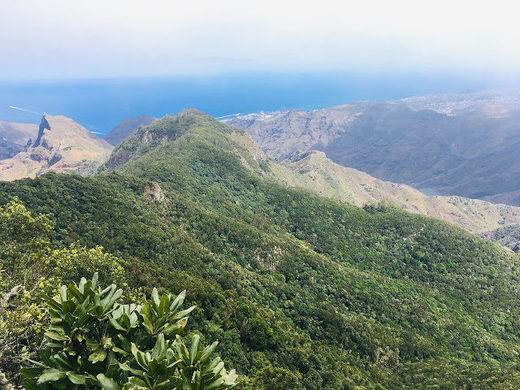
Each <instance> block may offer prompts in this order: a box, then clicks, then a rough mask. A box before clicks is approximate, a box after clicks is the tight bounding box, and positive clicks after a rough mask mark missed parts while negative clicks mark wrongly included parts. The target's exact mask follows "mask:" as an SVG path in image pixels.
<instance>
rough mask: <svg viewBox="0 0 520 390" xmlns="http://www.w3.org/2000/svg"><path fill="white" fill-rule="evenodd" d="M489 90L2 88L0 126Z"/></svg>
mask: <svg viewBox="0 0 520 390" xmlns="http://www.w3.org/2000/svg"><path fill="white" fill-rule="evenodd" d="M489 87H492V85H489V83H487V82H486V81H485V80H483V79H479V78H475V77H473V78H466V77H460V76H457V77H455V76H446V75H439V74H437V75H432V74H428V73H422V74H414V73H406V72H401V73H392V74H383V73H359V72H358V73H352V72H334V73H333V72H329V73H239V74H220V75H211V76H183V77H180V76H178V77H148V78H125V79H95V80H68V81H37V82H36V81H35V82H3V83H0V120H6V121H16V122H34V123H38V122H39V119H40V113H42V112H47V113H49V114H52V115H58V114H61V115H65V116H68V117H70V118H72V119H74V120H76V121H77V122H79V123H80V124H82V125H83V126H85V127H86V128H87V129H89V130H91V131H94V132H97V133H100V134H105V133H107V132H109V131H110V130H111V129H112V128H113V127H114V126H115V125H116V124H117V123H119V122H120V121H121V120H122V119H124V118H129V117H134V116H137V115H140V114H145V115H151V116H155V117H162V116H164V115H165V114H173V113H177V112H179V111H181V110H183V109H184V108H189V107H195V108H197V109H199V110H201V111H204V112H206V113H208V114H210V115H212V116H215V117H221V116H225V115H230V114H236V113H250V112H257V111H262V110H263V111H274V110H279V109H283V108H285V109H306V110H307V109H314V108H323V107H329V106H334V105H338V104H344V103H349V102H354V101H360V100H390V99H399V98H404V97H409V96H415V95H421V94H431V93H445V92H463V91H466V90H468V89H484V88H489ZM11 106H14V107H19V108H22V109H24V110H28V111H31V112H28V111H21V110H17V109H13V108H11Z"/></svg>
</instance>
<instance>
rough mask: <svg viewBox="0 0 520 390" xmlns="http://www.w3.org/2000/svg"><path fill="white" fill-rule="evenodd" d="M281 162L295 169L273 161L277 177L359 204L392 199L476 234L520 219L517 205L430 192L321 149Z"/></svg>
mask: <svg viewBox="0 0 520 390" xmlns="http://www.w3.org/2000/svg"><path fill="white" fill-rule="evenodd" d="M282 164H283V165H284V166H285V167H288V168H290V169H291V170H292V172H291V171H287V169H284V167H280V166H276V165H275V164H271V167H272V170H273V171H274V172H273V173H274V174H273V175H272V176H273V177H274V178H276V179H277V180H278V181H280V182H283V183H286V184H288V185H290V186H294V187H301V188H305V189H307V190H310V191H313V192H315V193H318V194H320V195H322V196H327V197H329V198H333V199H337V200H341V201H343V202H346V203H349V204H354V205H357V206H363V205H365V204H370V203H378V202H381V201H389V202H391V203H394V204H396V205H398V206H399V207H402V208H403V209H405V210H407V211H410V212H413V213H417V214H423V215H428V216H431V217H435V218H439V219H442V220H444V221H447V222H450V223H453V224H455V225H458V226H460V227H462V228H464V229H466V230H467V231H469V232H472V233H477V234H478V233H483V232H488V231H491V230H494V229H498V228H501V227H505V226H510V225H515V226H518V224H519V223H520V208H518V207H515V206H509V205H503V204H494V203H489V202H485V201H482V200H478V199H468V198H463V197H459V196H427V195H425V194H423V193H422V192H420V191H418V190H416V189H414V188H412V187H410V186H407V185H405V184H396V183H391V182H387V181H383V180H379V179H376V178H375V177H373V176H370V175H368V174H367V173H364V172H361V171H358V170H356V169H353V168H346V167H343V166H341V165H338V164H336V163H334V162H333V161H331V160H329V159H328V158H327V157H326V156H325V154H324V153H322V152H317V151H315V152H309V153H304V154H302V155H301V156H300V157H299V158H294V159H293V160H292V161H291V160H286V161H283V162H282Z"/></svg>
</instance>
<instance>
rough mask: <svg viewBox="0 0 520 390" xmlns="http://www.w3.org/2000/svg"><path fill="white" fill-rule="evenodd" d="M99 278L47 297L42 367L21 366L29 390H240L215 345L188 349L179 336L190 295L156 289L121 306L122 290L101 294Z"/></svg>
mask: <svg viewBox="0 0 520 390" xmlns="http://www.w3.org/2000/svg"><path fill="white" fill-rule="evenodd" d="M97 282H98V275H97V274H95V275H94V277H93V278H92V280H89V281H87V280H86V279H84V278H82V279H81V282H80V283H79V285H77V284H75V283H74V284H70V285H69V286H62V287H61V289H60V293H59V295H58V296H57V297H55V298H49V299H48V312H49V315H50V318H51V326H50V327H49V330H48V331H47V332H46V333H45V338H46V340H47V345H46V348H44V349H43V350H42V352H41V362H32V363H33V364H34V366H33V367H31V368H25V369H22V374H23V375H24V376H25V378H26V379H25V380H24V387H25V389H103V390H117V389H122V390H130V389H133V390H148V389H150V390H151V389H154V390H170V389H172V390H175V389H179V390H180V389H182V390H185V389H197V390H221V389H230V388H232V387H234V386H235V385H236V379H237V375H236V374H235V371H234V370H231V371H229V372H228V371H227V370H226V369H225V368H224V363H223V362H222V361H221V359H220V358H219V357H215V356H214V351H215V348H216V346H217V343H216V342H215V343H213V344H212V345H210V346H207V347H205V348H204V347H202V346H201V345H200V341H199V336H198V335H195V336H193V337H192V339H191V341H190V343H189V347H188V346H186V345H185V343H184V341H183V340H182V339H181V337H180V336H179V334H180V333H181V332H182V330H183V329H184V327H185V326H186V322H187V320H188V317H187V316H188V314H189V313H190V312H191V311H192V310H193V309H194V307H190V308H188V309H184V310H182V304H183V302H184V297H185V292H182V293H181V294H179V295H178V296H177V297H174V296H172V295H170V294H167V295H162V296H160V295H159V294H158V292H157V290H156V289H154V290H153V292H152V296H151V298H150V300H148V301H146V302H144V303H143V304H142V305H135V304H130V305H124V304H121V303H120V298H121V296H122V290H120V289H118V288H117V287H116V285H114V284H112V285H111V286H109V287H107V288H105V289H101V288H99V287H98V285H97Z"/></svg>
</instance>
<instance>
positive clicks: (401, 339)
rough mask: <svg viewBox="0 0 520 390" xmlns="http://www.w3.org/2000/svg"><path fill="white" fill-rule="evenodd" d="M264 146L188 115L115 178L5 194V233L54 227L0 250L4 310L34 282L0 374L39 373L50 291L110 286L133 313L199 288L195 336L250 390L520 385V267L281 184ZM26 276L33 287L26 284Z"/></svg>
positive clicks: (109, 171) (9, 334)
mask: <svg viewBox="0 0 520 390" xmlns="http://www.w3.org/2000/svg"><path fill="white" fill-rule="evenodd" d="M248 140H249V138H248V137H247V136H246V134H245V133H244V132H243V131H241V130H236V129H233V128H230V127H228V126H226V125H224V124H221V123H219V122H217V121H215V120H214V119H212V118H210V117H208V116H206V115H204V114H201V113H198V112H193V111H190V112H186V113H182V114H179V115H178V116H176V117H165V118H163V119H161V120H158V121H155V122H153V123H152V124H151V125H149V126H147V127H144V128H141V129H140V130H138V131H137V132H136V133H134V134H133V135H132V136H131V137H129V138H128V139H127V140H125V141H123V142H122V143H121V144H120V145H119V146H117V147H116V149H114V151H113V153H112V156H111V157H110V159H109V161H108V162H107V164H106V166H105V167H104V171H103V172H101V173H100V174H99V175H96V176H93V177H90V178H87V177H80V176H75V175H64V174H55V173H48V174H45V175H42V176H41V177H38V178H36V179H23V180H18V181H14V182H0V205H4V206H3V207H4V208H3V209H2V212H1V213H0V223H1V224H2V225H1V226H2V227H6V226H13V227H15V228H14V229H15V231H22V232H23V229H22V228H20V229H19V230H16V229H17V228H16V226H33V225H30V224H29V225H28V223H27V222H24V221H26V220H27V218H31V220H32V219H36V221H37V222H38V221H39V222H38V223H40V224H41V226H45V228H42V229H35V230H33V231H32V232H33V234H32V236H31V235H27V234H18V235H16V234H14V233H13V234H11V233H10V234H11V236H9V237H11V239H10V240H11V241H6V240H5V239H4V240H2V241H1V243H0V249H1V250H0V254H1V257H0V259H1V261H2V263H1V265H2V270H6V272H3V273H2V287H1V288H2V290H1V291H2V293H3V294H4V293H5V292H6V291H11V289H12V287H14V286H13V284H14V283H15V282H16V283H17V281H19V280H24V281H25V280H26V281H27V282H26V283H27V285H26V286H25V287H24V290H25V291H26V293H27V294H26V295H23V294H22V296H17V297H14V298H13V299H12V302H11V303H10V304H9V305H8V306H5V307H3V310H4V314H3V316H2V317H1V320H2V326H1V327H0V329H1V331H2V332H3V333H2V334H1V336H0V347H1V348H2V356H1V360H0V370H2V371H4V372H5V373H6V374H7V375H8V377H9V378H14V380H15V381H16V380H18V378H16V377H15V375H16V371H17V366H16V364H13V362H21V358H22V357H27V356H30V357H32V358H33V359H34V358H36V353H35V352H36V350H37V349H38V348H39V347H38V346H39V342H40V340H41V338H42V329H43V328H44V327H46V326H48V319H47V318H46V317H45V315H42V314H41V313H42V312H41V311H40V310H39V309H38V308H39V307H40V306H41V302H40V299H41V297H40V295H39V292H40V289H42V290H41V291H48V290H50V291H52V287H53V281H54V283H56V282H58V281H59V282H63V283H71V282H73V281H78V280H79V278H80V277H81V276H84V277H86V278H90V277H92V274H93V273H94V271H96V270H97V271H99V273H100V274H99V275H100V280H103V281H105V282H107V283H110V281H112V280H116V282H117V284H118V285H123V286H125V287H124V288H125V289H126V291H127V294H128V296H129V297H130V298H133V297H135V296H138V295H139V294H142V293H146V294H148V296H149V294H150V292H151V290H152V288H153V287H157V288H158V289H159V290H160V291H161V292H163V293H166V292H169V293H172V294H178V293H179V292H181V291H182V290H185V289H186V290H187V295H186V306H187V307H189V306H191V305H192V304H195V305H197V308H196V309H195V310H194V311H193V312H192V313H191V317H190V326H189V329H190V332H200V334H202V335H203V336H202V338H203V341H204V342H205V343H207V344H209V343H211V342H213V341H214V340H220V344H219V348H218V352H219V354H220V355H221V357H222V358H223V360H224V362H225V363H226V366H229V367H233V368H235V369H236V370H237V372H238V373H239V374H240V375H241V378H240V385H239V388H244V389H264V390H274V389H330V390H332V389H417V388H421V389H459V388H467V389H470V388H473V389H509V388H517V387H519V386H520V376H519V375H518V365H517V362H518V354H519V353H520V334H519V331H520V322H519V320H518V319H519V318H518V307H519V304H520V288H519V287H520V284H519V282H520V268H519V267H520V260H519V259H518V257H517V256H516V255H513V254H509V253H507V252H505V251H504V250H502V249H501V248H500V247H499V246H498V245H496V244H492V243H490V242H488V241H485V240H483V239H480V238H477V237H474V236H472V235H470V234H469V233H467V232H465V231H463V230H462V229H459V228H457V227H454V226H452V225H449V224H447V223H445V222H442V221H439V220H436V219H433V218H428V217H423V216H420V215H414V214H410V213H407V212H404V211H402V210H401V209H398V208H395V207H392V206H367V207H365V208H360V207H357V206H351V205H346V204H343V203H339V202H337V201H334V200H330V199H326V198H322V197H320V196H318V195H314V194H311V193H309V192H306V191H304V190H297V189H290V188H287V187H285V186H283V185H282V184H278V183H275V182H274V181H273V180H271V179H269V169H270V166H269V164H266V163H265V161H264V160H263V159H261V158H258V156H257V155H255V153H254V148H251V145H250V143H249V142H250V141H248ZM14 199H16V201H15V203H9V202H12V201H13V200H14ZM5 205H7V206H5ZM24 207H25V208H27V211H26V210H24ZM17 210H18V211H17ZM28 213H30V215H29V214H28ZM40 214H45V215H46V216H41V215H40ZM13 215H14V216H17V217H13ZM20 215H21V216H24V217H23V218H22V217H20ZM24 218H25V219H24ZM36 226H38V225H36ZM4 231H7V230H2V232H4ZM35 231H36V232H37V233H35ZM0 234H2V233H0ZM33 236H34V237H36V239H35V240H32V241H30V242H31V243H33V244H34V246H31V245H32V244H31V245H29V246H28V245H26V244H27V240H26V238H27V237H33ZM12 243H15V244H16V245H15V246H14V247H15V248H22V249H23V250H16V251H13V250H12V248H13V245H12ZM101 247H102V248H101ZM27 256H29V257H27ZM27 259H30V261H31V263H30V264H32V265H33V266H31V268H29V269H31V273H30V275H29V276H30V278H23V277H20V276H16V272H22V274H24V271H23V270H24V268H23V264H25V263H24V262H25V261H27ZM16 264H18V267H19V268H16V267H14V268H15V269H13V265H16ZM20 270H21V271H20ZM4 275H7V276H11V275H13V276H12V277H11V278H5V277H4ZM40 277H43V278H44V279H43V281H42V284H41V285H39V288H36V289H34V290H31V288H32V286H33V285H34V282H35V281H38V280H39V279H38V278H40ZM20 278H21V279H20ZM53 278H54V279H53ZM58 279H59V280H58ZM45 280H47V281H49V282H48V283H49V284H50V285H48V286H46V282H45ZM45 289H47V290H45ZM24 305H29V306H30V307H31V308H32V309H31V310H26V309H27V306H24ZM31 305H33V306H31ZM17 313H18V314H20V313H27V315H25V316H17ZM16 321H26V323H27V324H30V328H27V326H19V325H17V324H16ZM13 323H14V325H13ZM13 329H15V330H16V331H13ZM26 329H30V331H29V332H27V331H26ZM14 336H16V344H15V345H13V344H11V343H10V342H8V341H6V340H12V339H13V337H14ZM21 364H27V363H21Z"/></svg>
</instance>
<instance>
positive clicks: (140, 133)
mask: <svg viewBox="0 0 520 390" xmlns="http://www.w3.org/2000/svg"><path fill="white" fill-rule="evenodd" d="M233 132H239V133H244V132H243V131H242V130H236V129H232V128H230V127H229V126H226V125H225V124H223V123H221V122H219V121H217V120H216V119H214V118H212V117H211V116H209V115H207V114H205V113H203V112H201V111H199V110H197V109H195V108H189V109H186V110H183V111H181V112H180V113H179V114H177V115H167V116H164V117H162V118H161V119H158V120H156V121H154V122H152V123H151V124H149V125H148V126H144V127H141V128H140V129H139V130H137V131H136V132H135V133H133V134H132V135H131V136H129V137H128V138H126V139H125V140H124V141H122V142H121V143H120V144H118V145H117V147H116V148H115V149H114V152H113V153H112V155H111V156H110V158H109V160H108V161H107V163H106V164H105V167H106V169H108V170H109V171H112V170H115V169H118V168H119V167H121V166H122V165H124V164H126V163H127V162H128V161H130V159H132V158H134V157H137V156H139V155H142V154H144V153H146V152H148V151H149V150H151V149H155V148H157V147H160V146H162V145H165V144H167V143H169V142H172V141H175V140H177V139H178V138H180V137H181V136H183V135H184V134H188V133H189V134H191V135H193V136H194V137H195V138H198V139H200V138H204V139H210V138H215V137H217V138H218V137H221V136H222V135H224V134H231V133H233Z"/></svg>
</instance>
